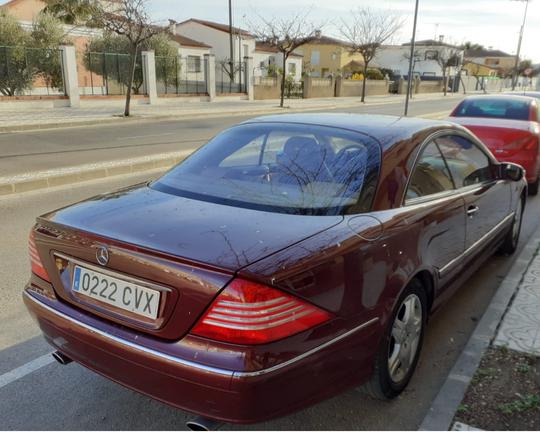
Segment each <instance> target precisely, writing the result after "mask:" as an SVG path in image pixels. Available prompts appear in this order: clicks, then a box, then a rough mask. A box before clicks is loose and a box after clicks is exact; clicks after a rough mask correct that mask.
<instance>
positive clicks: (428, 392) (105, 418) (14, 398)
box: [0, 174, 540, 430]
mask: <svg viewBox="0 0 540 432" xmlns="http://www.w3.org/2000/svg"><path fill="white" fill-rule="evenodd" d="M148 177H149V175H148V174H147V175H140V174H139V175H137V176H129V177H122V178H115V179H114V180H110V179H104V180H100V181H94V182H89V183H86V184H81V185H77V186H75V187H62V188H57V189H55V190H48V191H46V192H43V191H40V192H31V193H26V194H23V195H19V196H9V197H4V198H1V199H0V220H1V221H2V224H0V239H1V240H2V241H1V243H0V256H1V260H0V275H1V277H2V282H3V285H2V288H1V289H0V322H1V323H2V324H1V327H0V329H1V330H0V429H73V430H80V429H91V430H109V429H133V430H139V429H153V430H154V429H155V430H163V429H183V428H184V423H185V421H186V419H189V418H190V417H191V416H190V415H189V414H187V413H184V412H182V411H179V410H175V409H173V408H170V407H168V406H165V405H163V404H161V403H159V402H156V401H153V400H150V399H148V398H147V397H145V396H142V395H139V394H136V393H134V392H132V391H130V390H127V389H125V388H123V387H121V386H119V385H117V384H114V383H112V382H110V381H108V380H106V379H104V378H102V377H100V376H98V375H96V374H94V373H92V372H90V371H88V370H86V369H84V368H83V367H81V366H79V365H77V364H70V365H68V366H60V365H58V364H57V363H48V364H46V365H45V366H43V367H38V366H39V364H37V363H40V362H41V363H43V362H44V361H45V363H47V359H48V356H47V354H48V353H49V352H51V349H50V348H49V347H48V346H47V345H46V344H45V343H44V342H43V341H42V339H41V337H40V336H39V331H38V329H37V327H36V325H35V324H34V323H33V321H32V320H31V319H30V318H29V316H28V315H27V313H26V311H25V309H24V306H23V305H22V302H21V300H20V295H21V290H22V287H23V285H24V283H25V282H26V280H27V277H28V272H29V265H28V258H27V251H26V249H27V235H28V231H29V228H30V226H31V225H32V222H33V220H34V217H35V216H36V215H37V214H40V213H43V212H45V211H48V210H51V209H54V208H57V207H60V206H63V205H66V204H68V203H70V202H73V201H76V200H80V199H83V198H85V197H88V196H90V195H93V194H96V193H100V192H105V191H109V190H113V189H115V188H117V187H120V186H123V185H127V184H131V183H135V182H139V181H142V180H144V179H146V178H148ZM539 211H540V199H531V200H530V202H529V204H528V207H527V210H526V213H525V219H524V226H523V232H522V237H521V238H522V242H521V246H523V244H524V240H526V239H527V238H528V237H529V236H530V235H531V233H532V232H533V231H534V230H535V229H536V227H537V225H539V224H540V219H539V218H538V216H537V215H538V212H539ZM512 260H513V258H512V257H501V256H494V257H492V258H491V259H490V260H489V261H488V262H487V263H486V264H485V266H484V267H483V269H482V270H480V271H478V272H477V273H476V274H475V275H474V276H473V277H472V278H471V279H470V280H469V281H468V282H467V283H466V284H465V285H464V286H463V287H462V288H461V289H460V290H459V291H458V292H457V294H456V295H455V296H454V297H453V298H452V299H451V301H449V302H448V304H447V305H446V306H445V307H444V308H442V309H441V310H440V312H438V313H437V315H435V316H434V317H433V319H432V320H431V322H430V326H429V328H428V333H427V337H426V343H425V346H424V350H423V352H422V356H421V359H420V363H419V366H418V370H417V372H416V374H415V376H414V377H413V379H412V381H411V383H410V386H409V387H408V389H407V390H406V391H405V392H404V393H403V395H402V396H400V397H399V398H398V399H397V400H395V401H392V402H379V401H374V400H372V399H369V398H368V397H366V396H364V395H363V394H362V393H360V392H358V391H356V390H351V391H349V392H347V393H344V394H342V395H340V396H338V397H335V398H333V399H331V400H328V401H326V402H323V403H320V404H318V405H316V406H314V407H312V408H309V409H306V410H304V411H301V412H299V413H296V414H294V415H291V416H288V417H285V418H281V419H278V420H275V421H272V422H267V423H264V424H258V425H254V426H251V427H248V428H246V429H289V430H290V429H345V430H347V429H373V430H391V429H398V430H399V429H417V427H418V426H419V424H420V422H421V421H422V419H423V417H424V415H425V414H426V412H427V410H428V408H429V406H430V403H431V401H432V400H433V398H434V397H435V395H436V394H437V392H438V390H439V388H440V386H441V385H442V383H443V381H444V379H445V378H446V376H447V374H448V372H449V370H450V369H451V367H452V365H453V364H454V362H455V360H456V358H457V357H458V355H459V353H460V352H461V350H462V348H463V347H464V345H465V343H466V342H467V340H468V338H469V335H470V334H471V332H472V331H473V329H474V327H475V325H476V322H477V320H478V319H479V318H480V317H481V316H482V313H483V311H484V310H485V308H486V306H487V305H488V303H489V301H490V299H491V297H492V296H493V293H494V292H495V290H496V289H497V287H498V285H499V283H500V281H501V280H502V278H503V277H504V276H505V274H506V272H507V271H508V269H509V267H510V266H511V264H512ZM42 356H45V357H42ZM36 359H37V360H36ZM21 367H23V368H22V369H21ZM17 368H19V369H17ZM33 369H36V370H34V371H33V372H32V373H28V374H26V375H25V376H22V377H20V378H18V379H17V377H16V376H15V377H14V376H13V374H11V375H10V374H9V373H10V372H12V371H14V370H15V372H21V371H22V373H21V375H23V374H24V373H27V372H28V371H29V370H33ZM6 377H7V378H10V377H11V379H12V382H10V383H8V384H6ZM225 429H231V427H229V426H226V427H225Z"/></svg>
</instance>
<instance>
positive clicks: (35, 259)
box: [28, 230, 50, 282]
mask: <svg viewBox="0 0 540 432" xmlns="http://www.w3.org/2000/svg"><path fill="white" fill-rule="evenodd" d="M28 253H29V255H30V265H31V266H32V273H34V274H36V275H37V276H39V277H40V278H41V279H45V280H46V281H47V282H50V279H49V275H48V274H47V270H45V267H43V264H42V263H41V258H39V253H38V251H37V248H36V242H35V240H34V230H32V231H30V237H29V238H28Z"/></svg>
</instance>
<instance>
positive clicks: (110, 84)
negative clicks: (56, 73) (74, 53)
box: [79, 52, 146, 96]
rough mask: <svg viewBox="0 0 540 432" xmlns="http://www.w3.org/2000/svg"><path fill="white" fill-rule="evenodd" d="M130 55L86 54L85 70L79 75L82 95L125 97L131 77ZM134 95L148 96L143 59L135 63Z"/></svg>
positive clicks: (139, 58) (84, 59)
mask: <svg viewBox="0 0 540 432" xmlns="http://www.w3.org/2000/svg"><path fill="white" fill-rule="evenodd" d="M131 63H132V56H131V55H130V54H120V53H106V52H89V53H85V54H84V58H83V70H81V71H80V73H79V89H80V94H81V95H94V96H115V95H118V96H119V95H125V94H126V92H127V87H128V85H129V79H130V75H131ZM132 94H136V95H137V94H146V87H145V85H144V77H143V69H142V58H141V55H140V54H139V55H138V56H137V58H136V61H135V74H134V78H133V85H132Z"/></svg>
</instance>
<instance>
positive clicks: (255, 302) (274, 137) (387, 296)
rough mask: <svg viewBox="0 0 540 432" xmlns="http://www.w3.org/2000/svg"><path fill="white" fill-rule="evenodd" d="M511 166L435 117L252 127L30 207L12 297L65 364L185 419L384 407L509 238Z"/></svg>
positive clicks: (518, 181)
mask: <svg viewBox="0 0 540 432" xmlns="http://www.w3.org/2000/svg"><path fill="white" fill-rule="evenodd" d="M523 175H524V172H523V169H522V168H521V167H519V166H518V165H514V164H511V163H502V164H501V163H498V162H497V160H496V159H495V158H494V157H493V156H492V155H491V153H490V152H489V150H488V149H487V148H486V147H485V146H484V145H483V144H482V143H481V142H480V141H479V140H478V139H477V138H475V137H474V136H473V135H472V134H471V133H469V132H468V131H467V130H465V129H464V128H462V127H460V126H457V125H454V124H452V123H450V122H441V121H432V120H424V119H414V118H398V117H391V116H364V115H352V114H351V115H348V114H334V115H332V114H328V115H326V114H313V115H282V116H268V117H261V118H257V119H254V120H250V121H247V122H245V123H242V124H240V125H237V126H234V127H232V128H230V129H228V130H226V131H224V132H222V133H221V134H219V135H218V136H217V137H215V138H214V139H212V140H211V141H210V142H209V143H208V144H206V145H205V146H203V147H202V148H201V149H199V150H198V151H197V152H195V153H194V154H193V155H192V156H191V157H189V158H188V159H186V160H185V161H184V162H182V163H180V164H179V165H177V166H176V167H174V168H173V169H171V170H170V171H169V172H167V173H166V174H165V175H163V176H162V177H161V178H159V179H158V180H156V181H153V182H149V183H143V184H139V185H135V186H132V187H128V188H125V189H122V190H119V191H117V192H113V193H107V194H103V195H99V196H96V197H94V198H91V199H88V200H86V201H82V202H79V203H77V204H73V205H71V206H68V207H65V208H62V209H59V210H56V211H53V212H51V213H48V214H45V215H43V216H41V217H39V218H37V223H36V225H35V226H34V228H33V229H32V230H31V233H30V243H29V244H30V258H31V267H32V276H31V279H30V281H29V283H28V285H27V286H26V289H25V291H24V296H23V297H24V302H25V304H26V306H27V307H28V309H29V311H30V312H31V314H32V315H33V316H34V317H35V318H36V320H37V322H38V323H39V326H40V327H41V330H42V331H43V333H44V335H45V338H46V339H47V341H48V342H49V343H50V344H51V345H52V346H53V347H54V348H55V349H56V350H57V351H56V352H55V356H56V358H57V360H59V361H60V362H61V363H63V364H65V363H68V362H70V361H71V360H75V361H76V362H78V363H80V364H82V365H84V366H86V367H87V368H89V369H92V370H94V371H96V372H98V373H100V374H101V375H103V376H105V377H108V378H110V379H112V380H114V381H115V382H118V383H121V384H123V385H125V386H127V387H129V388H131V389H134V390H136V391H139V392H141V393H144V394H146V395H149V396H151V397H153V398H155V399H158V400H160V401H163V402H166V403H168V404H170V405H173V406H175V407H178V408H181V409H184V410H186V411H189V412H192V413H196V414H199V415H200V416H203V417H202V419H199V420H197V422H198V425H199V426H198V427H200V428H205V427H207V426H206V425H208V421H209V420H207V419H212V420H219V421H224V422H236V423H250V422H258V421H263V420H266V419H270V418H273V417H277V416H282V415H285V414H287V413H290V412H293V411H296V410H299V409H301V408H303V407H306V406H308V405H311V404H313V403H315V402H317V401H320V400H322V399H325V398H328V397H331V396H333V395H335V394H337V393H339V392H342V391H344V390H345V389H348V388H350V387H353V386H358V385H360V384H362V383H364V384H365V388H366V389H367V390H368V391H369V392H370V394H372V395H374V396H376V397H379V398H394V397H396V396H397V395H398V394H400V392H402V391H403V389H404V388H405V386H406V385H407V383H408V382H409V380H410V378H411V376H412V374H413V372H414V369H415V367H416V364H417V361H418V357H419V354H420V349H421V346H422V341H423V339H424V334H425V330H426V324H427V322H428V316H429V315H430V314H431V313H432V312H433V311H434V310H436V309H437V308H438V307H439V306H440V305H441V304H442V303H443V302H444V300H445V299H447V298H448V297H449V296H451V295H452V293H453V292H454V291H455V290H456V289H457V288H458V287H459V286H460V285H461V284H462V283H463V282H464V281H465V280H466V279H467V278H468V277H469V276H470V275H471V274H472V273H473V272H474V271H475V270H476V269H477V268H478V267H479V266H480V265H481V264H482V262H483V261H484V260H485V259H486V258H487V257H489V256H490V255H491V254H492V253H493V252H495V251H496V250H501V251H503V252H505V253H512V252H513V251H514V250H515V249H516V245H517V242H518V238H519V233H520V227H521V219H522V213H523V209H524V206H525V199H526V194H525V191H526V183H525V180H524V179H523ZM104 397H106V396H104Z"/></svg>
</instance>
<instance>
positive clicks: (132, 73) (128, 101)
mask: <svg viewBox="0 0 540 432" xmlns="http://www.w3.org/2000/svg"><path fill="white" fill-rule="evenodd" d="M138 49H139V46H138V45H135V47H134V48H133V51H132V58H131V65H130V66H131V70H130V75H129V80H128V86H127V92H126V107H125V109H124V117H129V115H130V108H131V88H132V87H133V80H134V79H135V67H136V66H137V51H138Z"/></svg>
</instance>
